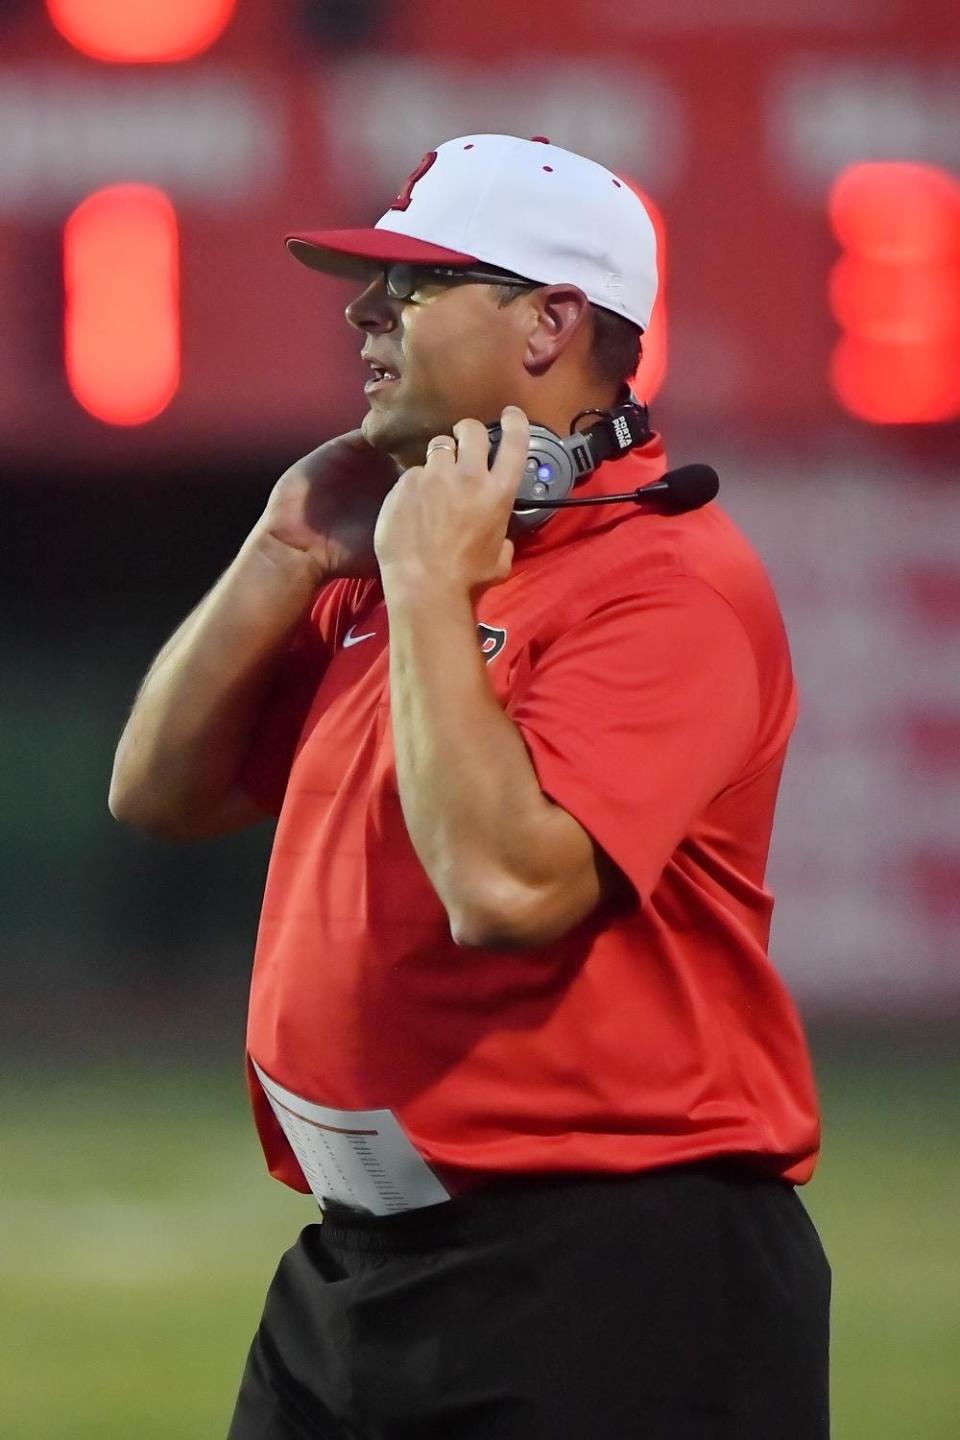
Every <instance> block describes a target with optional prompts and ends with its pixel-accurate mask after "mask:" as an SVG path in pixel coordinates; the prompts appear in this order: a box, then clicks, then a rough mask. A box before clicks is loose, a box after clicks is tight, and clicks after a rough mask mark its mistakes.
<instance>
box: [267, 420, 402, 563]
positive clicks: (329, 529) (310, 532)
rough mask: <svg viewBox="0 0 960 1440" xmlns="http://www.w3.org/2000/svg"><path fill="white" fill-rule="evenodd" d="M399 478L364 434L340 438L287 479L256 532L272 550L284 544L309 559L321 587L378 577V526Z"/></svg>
mask: <svg viewBox="0 0 960 1440" xmlns="http://www.w3.org/2000/svg"><path fill="white" fill-rule="evenodd" d="M397 473H398V472H397V467H396V465H395V463H394V462H393V461H392V460H391V459H390V457H389V455H385V454H383V453H382V452H381V451H379V450H375V449H374V448H373V446H372V445H370V444H368V443H367V441H366V440H365V439H364V438H363V435H362V434H361V433H360V431H359V430H350V431H348V432H347V434H345V435H337V436H336V437H335V438H334V439H333V440H328V441H327V442H326V444H324V445H320V446H318V447H317V449H316V450H311V452H310V454H309V455H305V456H304V457H303V459H302V460H298V461H297V462H296V464H295V465H291V466H290V469H289V470H287V471H285V472H284V474H283V475H281V477H280V479H279V480H278V481H277V483H276V485H275V486H274V487H273V490H272V492H271V494H270V498H269V500H268V501H267V505H266V509H265V510H264V512H263V515H262V516H261V518H260V520H259V521H258V522H257V526H256V531H257V533H258V534H260V535H263V536H265V537H267V540H266V543H267V545H269V544H270V543H271V542H275V541H279V542H280V543H281V544H282V545H285V546H287V547H289V548H290V549H291V550H294V551H299V552H300V553H301V554H303V555H304V556H305V557H306V559H307V560H308V561H309V562H310V564H311V565H312V567H313V569H314V571H315V573H316V579H317V583H318V584H322V583H323V582H324V581H326V580H332V579H334V578H335V577H336V576H338V575H350V576H368V577H369V576H375V575H376V573H377V562H376V557H375V556H374V552H373V531H374V526H375V525H376V522H377V515H378V513H379V511H380V507H381V505H382V504H383V499H384V496H385V495H386V494H387V492H388V491H389V489H390V487H391V485H393V484H394V483H395V481H396V478H397Z"/></svg>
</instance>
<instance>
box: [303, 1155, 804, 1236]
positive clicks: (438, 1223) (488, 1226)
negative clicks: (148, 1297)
mask: <svg viewBox="0 0 960 1440" xmlns="http://www.w3.org/2000/svg"><path fill="white" fill-rule="evenodd" d="M704 1182H707V1183H714V1184H725V1185H734V1186H739V1187H745V1188H751V1189H752V1188H755V1187H757V1186H760V1187H765V1188H767V1187H773V1188H775V1189H780V1190H789V1191H791V1192H792V1191H793V1190H794V1189H795V1187H794V1186H793V1185H792V1184H791V1183H790V1182H789V1181H785V1180H782V1179H779V1178H777V1177H775V1176H770V1175H769V1174H763V1173H760V1172H758V1171H757V1170H756V1168H755V1167H750V1166H748V1165H746V1164H744V1163H742V1162H740V1161H738V1160H736V1159H731V1158H730V1157H728V1156H720V1157H716V1158H713V1159H708V1160H698V1161H693V1162H689V1163H686V1164H683V1165H673V1166H669V1167H666V1166H665V1167H662V1168H660V1169H656V1170H643V1171H635V1172H630V1173H627V1174H623V1173H621V1172H609V1173H607V1172H602V1173H601V1172H597V1171H591V1172H589V1173H586V1172H563V1173H557V1174H550V1175H509V1176H498V1177H497V1178H496V1179H494V1180H491V1181H490V1182H489V1183H487V1184H483V1185H478V1186H476V1187H474V1188H473V1189H471V1190H468V1191H465V1192H464V1193H463V1194H460V1195H455V1196H453V1198H452V1199H450V1200H444V1201H441V1202H440V1203H439V1204H437V1205H425V1206H421V1207H420V1208H418V1209H416V1210H402V1211H399V1212H397V1213H395V1214H392V1215H372V1214H369V1213H368V1212H367V1211H362V1210H354V1209H352V1208H351V1207H350V1206H349V1205H341V1204H339V1203H338V1202H337V1201H333V1200H331V1201H327V1202H326V1203H325V1204H324V1205H323V1206H322V1207H321V1218H322V1234H323V1238H324V1240H329V1241H331V1242H332V1243H333V1244H334V1245H339V1246H342V1247H344V1248H350V1249H356V1250H384V1251H389V1250H408V1249H409V1250H415V1249H419V1248H429V1249H436V1248H437V1247H443V1246H445V1245H454V1244H457V1243H458V1242H460V1241H463V1240H468V1239H469V1240H473V1239H477V1238H479V1237H480V1236H482V1235H483V1234H485V1233H501V1232H503V1231H504V1230H508V1229H510V1228H526V1227H527V1226H530V1225H533V1224H536V1222H537V1221H538V1220H540V1219H544V1218H550V1217H553V1216H555V1215H556V1214H557V1210H558V1207H563V1209H564V1212H565V1213H568V1214H573V1215H577V1216H578V1217H579V1218H580V1219H581V1220H582V1221H583V1223H585V1224H593V1223H597V1224H602V1223H603V1217H604V1214H605V1213H606V1212H605V1206H607V1205H609V1203H610V1202H611V1200H616V1199H617V1198H618V1197H619V1198H622V1199H624V1200H625V1199H627V1198H629V1196H630V1195H631V1194H639V1195H643V1196H648V1195H650V1196H651V1198H652V1194H653V1192H655V1191H664V1190H668V1191H671V1190H675V1189H676V1188H677V1187H678V1186H679V1187H680V1189H681V1190H682V1189H683V1187H684V1185H685V1184H690V1185H694V1184H698V1183H700V1184H702V1183H704Z"/></svg>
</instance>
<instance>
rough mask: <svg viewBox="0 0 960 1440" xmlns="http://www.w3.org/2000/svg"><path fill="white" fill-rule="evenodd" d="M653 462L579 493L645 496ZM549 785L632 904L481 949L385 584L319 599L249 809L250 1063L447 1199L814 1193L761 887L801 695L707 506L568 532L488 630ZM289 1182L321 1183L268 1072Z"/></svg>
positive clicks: (278, 1170)
mask: <svg viewBox="0 0 960 1440" xmlns="http://www.w3.org/2000/svg"><path fill="white" fill-rule="evenodd" d="M665 466H666V462H665V458H664V454H663V448H662V445H661V442H660V439H659V437H658V436H655V437H654V438H653V439H652V440H651V441H650V442H649V443H648V444H647V445H646V446H645V447H643V448H642V449H640V450H636V451H634V452H632V453H631V454H630V455H628V456H627V457H625V458H624V459H622V460H620V461H618V462H616V463H608V464H605V465H603V466H601V467H600V469H599V470H598V471H597V472H596V473H595V474H594V475H592V476H591V477H589V478H588V480H587V481H586V482H585V483H584V485H583V486H582V487H580V488H578V492H577V493H578V494H579V493H602V492H603V491H607V492H610V491H616V490H628V489H632V488H633V487H635V486H637V485H642V484H646V483H648V482H649V481H651V480H654V479H656V478H657V477H658V476H659V475H661V474H662V473H663V471H664V469H665ZM477 620H478V624H479V627H480V628H478V643H479V644H480V645H481V647H482V649H483V651H484V654H485V655H486V657H487V660H488V666H489V668H488V672H487V673H488V676H489V680H490V684H491V685H492V686H493V689H494V691H495V693H496V695H497V697H498V699H499V700H500V701H501V703H502V705H503V707H504V709H505V710H506V712H507V714H508V715H509V716H510V717H511V718H512V720H513V722H514V724H515V725H516V726H517V727H518V729H519V731H520V733H521V735H522V736H523V739H524V741H525V743H526V745H527V748H528V750H529V752H530V758H531V762H532V764H533V766H534V768H535V770H536V773H537V776H538V778H539V781H540V784H541V786H542V788H543V790H544V792H545V794H547V795H548V796H550V797H551V799H552V800H554V801H555V802H556V803H557V804H559V805H562V806H563V807H564V809H566V810H567V811H569V813H570V814H571V815H573V816H575V818H576V819H577V820H578V821H579V822H580V824H581V825H583V826H584V828H585V829H586V830H587V831H588V832H589V833H590V834H591V835H592V836H593V837H594V839H595V840H596V841H597V842H598V844H599V845H600V846H602V848H603V849H604V850H605V851H606V852H607V854H608V855H610V856H611V857H612V859H613V860H614V861H615V862H616V864H617V865H618V866H619V867H620V869H621V870H622V871H623V872H624V874H625V875H626V876H627V878H628V879H629V880H630V882H631V884H632V886H633V890H634V892H635V897H634V898H633V899H632V901H630V902H623V901H621V902H618V903H617V904H608V905H604V906H601V907H600V908H599V909H598V910H596V911H595V912H594V913H593V914H592V915H590V916H588V917H587V919H585V920H584V921H583V922H582V923H581V924H580V925H578V926H577V927H575V929H573V930H572V931H571V932H570V933H569V934H567V935H566V936H564V937H563V938H562V939H561V940H559V941H557V942H555V943H553V944H551V945H550V946H548V947H546V948H541V949H535V950H522V949H518V950H513V951H509V952H507V951H487V950H480V949H460V948H458V947H457V946H456V945H455V944H454V943H453V941H452V939H451V937H450V929H449V923H448V920H447V915H446V912H445V911H444V909H443V906H442V905H441V903H440V901H439V899H438V898H437V895H436V894H435V892H434V890H433V888H432V886H431V884H430V881H429V880H428V878H427V876H426V873H425V872H424V870H423V869H422V867H421V865H420V862H419V861H418V859H417V857H416V854H415V852H414V850H413V847H412V845H411V843H410V840H409V837H408V835H407V832H406V829H405V826H404V821H403V815H402V812H401V808H400V801H399V796H398V790H397V779H396V772H395V768H394V754H393V745H392V737H391V728H390V696H389V689H388V658H387V644H388V616H387V612H386V607H385V604H384V600H383V594H382V591H381V589H380V586H379V584H378V582H376V581H352V580H338V581H334V582H333V583H331V584H329V585H326V586H324V587H323V588H322V589H320V590H319V591H318V593H317V598H316V602H315V604H314V606H313V608H312V611H311V613H310V616H309V618H308V620H306V621H305V622H304V625H303V627H302V631H301V633H300V634H299V635H298V637H297V638H296V640H295V641H294V643H293V645H292V646H291V648H290V651H289V654H288V656H287V657H286V661H285V665H284V668H283V670H282V671H281V674H280V677H279V679H278V681H277V683H276V687H275V690H274V693H273V694H272V696H271V697H270V699H269V701H268V704H267V706H266V708H265V712H264V716H263V719H262V722H261V725H260V727H259V729H258V731H257V733H256V735H255V737H254V741H253V744H252V747H251V750H250V753H249V758H248V760H247V763H246V766H245V770H244V774H243V776H242V783H243V785H244V787H245V789H246V790H247V791H248V792H249V793H250V794H251V795H252V796H254V798H256V799H257V800H258V801H259V802H260V803H261V804H262V805H263V806H264V807H265V808H267V809H269V810H272V811H273V812H274V813H278V814H279V823H278V825H277V831H276V837H275V840H274V845H273V853H272V856H271V860H270V867H269V874H268V878H267V883H266V891H265V895H264V901H263V911H262V917H261V921H260V928H259V935H258V940H257V950H256V959H255V963H254V970H253V980H252V989H251V1002H250V1018H249V1032H248V1051H249V1054H250V1056H252V1057H253V1058H254V1059H255V1060H256V1061H257V1063H258V1064H259V1065H260V1066H261V1068H262V1069H263V1070H264V1071H265V1072H266V1073H267V1074H268V1075H269V1076H271V1077H272V1078H273V1079H274V1080H275V1081H277V1082H278V1083H279V1084H280V1085H282V1086H284V1087H286V1088H287V1089H288V1090H291V1091H293V1092H295V1093H296V1094H298V1095H300V1096H303V1097H305V1098H306V1099H308V1100H311V1101H314V1102H315V1103H317V1104H320V1105H325V1106H331V1107H335V1108H338V1109H345V1110H373V1109H379V1108H388V1109H390V1110H391V1111H393V1113H394V1115H395V1116H396V1117H397V1119H398V1120H399V1122H400V1124H401V1126H402V1127H403V1129H404V1131H405V1132H406V1134H407V1136H408V1137H409V1138H410V1140H411V1141H412V1143H413V1145H414V1146H415V1147H416V1149H417V1150H418V1151H419V1153H420V1154H421V1155H422V1156H423V1158H424V1159H425V1160H426V1161H427V1162H428V1164H429V1165H430V1166H431V1167H432V1168H433V1169H434V1170H435V1172H436V1174H437V1175H438V1177H439V1178H440V1179H441V1181H442V1182H443V1183H444V1184H445V1185H446V1187H447V1188H448V1189H449V1190H451V1191H453V1192H457V1191H459V1190H462V1189H466V1188H469V1187H470V1186H471V1185H472V1184H475V1183H478V1182H480V1181H482V1180H483V1179H484V1178H489V1177H491V1176H492V1175H496V1174H501V1173H504V1172H531V1173H532V1172H540V1173H542V1172H556V1171H638V1170H644V1169H648V1168H653V1167H657V1166H663V1165H671V1164H676V1163H680V1162H685V1161H692V1160H698V1159H702V1158H705V1157H709V1156H714V1155H728V1154H732V1155H738V1156H741V1157H744V1158H745V1160H746V1162H747V1163H750V1164H753V1165H755V1166H756V1167H757V1168H758V1169H761V1170H763V1171H765V1172H767V1173H772V1174H776V1175H782V1176H784V1177H785V1178H787V1179H789V1180H792V1181H796V1182H802V1181H805V1180H807V1179H808V1178H809V1176H810V1174H811V1173H812V1170H813V1167H814V1163H815V1159H816V1154H817V1147H818V1135H819V1130H818V1120H817V1106H816V1100H815V1095H814V1088H813V1082H812V1078H811V1072H810V1064H809V1059H808V1054H807V1049H806V1045H805V1042H804V1038H803V1033H802V1029H801V1026H800V1023H799V1020H798V1017H797V1014H796V1011H795V1009H794V1006H793V1004H792V1002H791V1000H790V998H789V996H788V994H787V992H786V990H785V988H784V985H783V983H782V981H781V980H780V978H779V977H778V975H777V973H776V970H775V969H774V967H773V965H772V964H771V962H770V959H769V957H768V954H767V943H768V937H769V930H770V918H771V912H772V908H773V897H772V895H771V894H770V892H769V891H768V890H767V889H766V888H765V887H764V883H763V882H764V870H765V866H766V860H767V851H768V846H769V841H770V832H771V826H772V823H773V813H774V804H775V800H776V795H777V788H778V784H779V780H780V773H781V768H782V766H783V761H784V754H785V750H786V746H787V740H788V737H789V735H790V732H791V730H792V728H793V725H794V720H795V717H796V708H797V699H796V690H795V686H794V680H793V675H792V672H791V666H790V656H789V650H788V646H787V640H786V636H785V633H784V628H783V623H782V620H781V616H780V612H779V608H778V605H777V602H776V598H775V596H774V593H773V590H772V588H771V585H770V582H769V579H768V577H767V574H766V572H765V570H764V568H763V565H762V564H761V562H760V560H759V558H758V556H757V555H756V553H755V552H754V550H753V549H752V548H751V546H750V545H749V543H748V542H747V540H746V539H745V538H744V536H743V535H742V533H741V532H740V531H739V530H738V529H737V527H736V526H735V525H734V524H733V523H732V521H731V520H730V519H729V517H728V516H727V515H726V514H725V513H724V512H723V510H722V509H721V508H720V506H719V505H718V504H716V503H713V504H711V505H708V506H705V507H704V508H702V509H700V510H697V511H693V512H691V513H688V514H686V515H682V516H676V517H670V516H666V515H660V514H655V513H654V514H652V513H650V512H649V511H641V510H639V509H638V508H637V507H635V506H631V505H629V504H621V505H613V506H609V507H607V506H604V507H596V508H587V509H583V510H568V511H565V512H560V513H558V514H557V515H555V516H554V517H553V518H552V519H551V520H550V521H549V522H548V523H547V524H546V525H545V526H543V527H542V528H541V529H540V530H538V531H536V532H533V533H532V534H530V535H528V536H526V537H524V538H523V539H522V540H521V541H520V542H519V544H518V546H517V551H516V558H515V563H514V567H513V572H512V574H511V575H510V577H509V579H508V580H507V581H506V582H505V583H504V584H502V585H498V586H496V587H495V588H493V589H491V590H489V591H487V592H486V594H485V595H484V596H483V597H482V599H481V600H480V602H479V605H478V608H477ZM250 1081H251V1094H252V1097H253V1103H254V1108H255V1113H256V1118H257V1123H258V1127H259V1131H260V1136H261V1140H262V1143H263V1147H264V1151H265V1153H266V1157H267V1162H268V1164H269V1167H270V1169H271V1171H272V1172H273V1174H274V1175H276V1176H277V1177H278V1178H279V1179H281V1180H283V1181H285V1182H286V1183H287V1184H289V1185H292V1186H294V1187H295V1188H297V1189H301V1190H305V1189H306V1188H307V1186H306V1182H305V1180H304V1178H303V1175H302V1173H301V1171H300V1167H299V1165H298V1163H297V1161H296V1159H295V1157H294V1155H293V1152H292V1151H291V1150H290V1148H289V1146H288V1144H287V1141H286V1139H285V1138H284V1135H283V1132H282V1131H281V1130H280V1128H279V1126H278V1124H277V1121H276V1119H275V1118H274V1115H273V1112H272V1111H271V1109H270V1106H269V1104H268V1102H267V1101H266V1098H265V1096H264V1094H263V1092H262V1090H261V1088H260V1084H259V1081H258V1080H257V1078H256V1076H255V1074H254V1073H253V1071H252V1068H251V1069H250Z"/></svg>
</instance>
